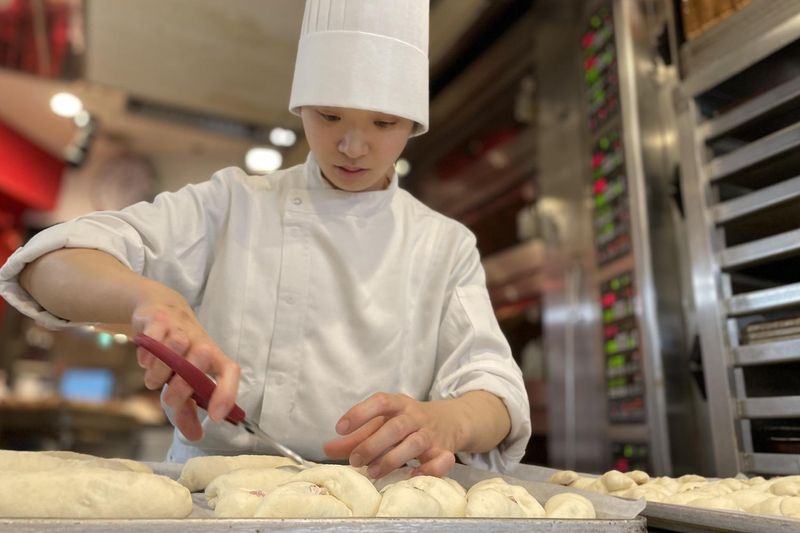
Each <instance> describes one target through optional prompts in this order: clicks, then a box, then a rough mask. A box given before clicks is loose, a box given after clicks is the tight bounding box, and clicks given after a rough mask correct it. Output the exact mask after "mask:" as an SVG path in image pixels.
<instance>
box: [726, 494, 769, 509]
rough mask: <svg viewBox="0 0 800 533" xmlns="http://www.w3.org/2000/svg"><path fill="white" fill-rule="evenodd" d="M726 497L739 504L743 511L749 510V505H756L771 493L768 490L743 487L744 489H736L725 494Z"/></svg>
mask: <svg viewBox="0 0 800 533" xmlns="http://www.w3.org/2000/svg"><path fill="white" fill-rule="evenodd" d="M727 497H728V498H730V499H731V500H733V501H734V503H736V505H738V506H739V508H740V509H743V510H745V511H749V510H750V508H751V507H753V506H754V505H757V504H759V503H761V502H763V501H764V500H766V499H767V498H770V497H771V495H770V493H769V492H763V491H760V490H753V489H745V490H737V491H735V492H731V493H730V494H728V495H727Z"/></svg>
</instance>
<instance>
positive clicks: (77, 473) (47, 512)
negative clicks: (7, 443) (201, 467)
mask: <svg viewBox="0 0 800 533" xmlns="http://www.w3.org/2000/svg"><path fill="white" fill-rule="evenodd" d="M53 459H56V458H53ZM191 512H192V496H191V494H190V493H189V491H188V490H187V489H186V488H185V487H183V486H181V485H180V484H178V483H176V482H175V481H173V480H171V479H169V478H168V477H165V476H157V475H154V474H143V473H139V472H130V471H115V470H109V469H105V468H93V467H86V466H81V467H65V468H58V469H51V470H44V471H38V472H25V471H16V472H14V473H13V475H3V480H2V483H0V517H3V518H184V517H186V516H188V515H189V514H190V513H191Z"/></svg>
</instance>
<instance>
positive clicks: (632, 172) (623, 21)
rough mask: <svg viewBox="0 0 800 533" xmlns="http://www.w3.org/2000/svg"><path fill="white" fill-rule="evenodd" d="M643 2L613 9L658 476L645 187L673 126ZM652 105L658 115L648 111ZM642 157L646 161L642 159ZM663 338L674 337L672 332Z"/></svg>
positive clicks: (660, 386)
mask: <svg viewBox="0 0 800 533" xmlns="http://www.w3.org/2000/svg"><path fill="white" fill-rule="evenodd" d="M646 4H647V2H630V1H629V0H615V2H614V4H613V9H614V27H615V28H616V31H615V34H616V40H617V57H618V61H619V64H618V71H619V94H620V106H621V111H622V120H623V128H622V133H623V143H624V146H625V164H626V172H627V178H628V180H627V182H628V191H629V193H628V194H629V200H630V203H629V208H630V217H631V240H632V244H633V253H634V258H635V266H634V272H635V274H636V280H637V289H638V296H639V298H638V302H637V303H638V309H637V310H636V316H637V319H638V322H639V332H640V335H641V345H642V351H643V355H644V357H643V364H644V378H645V403H646V409H647V426H648V429H649V439H648V440H649V443H650V449H651V465H652V466H651V468H652V470H651V471H652V472H654V473H656V474H658V475H666V474H669V473H671V472H672V461H671V457H670V436H669V429H668V425H667V407H666V392H665V380H664V360H663V359H662V354H663V347H662V342H661V328H660V325H659V323H658V317H657V302H656V299H657V296H656V286H655V279H654V276H655V274H654V266H653V250H652V244H651V243H652V236H651V232H650V226H651V221H652V219H651V217H652V216H653V214H654V213H653V211H655V210H658V209H660V208H663V204H662V205H654V202H648V190H647V189H648V188H655V189H656V190H659V189H661V188H660V187H658V185H656V184H655V183H653V182H654V181H656V180H654V179H652V178H653V176H654V175H655V176H658V175H660V176H662V177H663V176H664V174H667V175H668V174H669V171H670V169H668V168H664V166H666V165H664V162H665V161H668V160H669V159H668V158H669V157H670V150H671V149H672V148H673V146H670V145H669V143H670V142H671V139H674V137H672V138H670V136H669V133H670V131H669V130H670V129H671V128H672V127H671V125H670V124H665V122H666V120H665V118H666V117H663V116H661V115H660V114H659V112H660V111H661V106H659V105H658V104H659V103H661V104H662V105H663V99H664V95H665V94H669V92H670V88H671V87H673V86H674V84H675V83H676V79H675V76H674V73H673V72H670V71H669V70H668V69H666V68H661V69H660V68H659V67H660V65H659V64H658V62H656V61H655V60H654V59H655V58H654V57H653V56H654V53H653V50H652V48H651V47H650V43H649V42H647V37H648V36H647V34H646V33H645V31H644V28H642V26H643V23H644V21H645V20H646V15H645V9H646ZM637 29H638V30H640V31H637ZM659 101H660V102H659ZM654 104H655V105H654ZM654 107H655V108H656V109H657V110H658V111H659V112H653V111H652V109H653V108H654ZM648 137H649V138H650V140H651V143H650V144H648V143H646V142H645V141H646V139H647V138H648ZM647 158H649V159H650V160H649V161H645V159H647ZM659 163H660V165H659ZM659 166H660V167H661V168H659ZM647 167H650V168H647ZM653 167H655V168H653ZM661 190H663V189H661ZM654 200H655V198H654ZM657 200H662V201H663V200H664V199H663V198H660V199H657ZM661 245H662V246H663V245H664V243H662V244H661ZM662 326H663V324H662ZM668 334H674V331H670V332H668Z"/></svg>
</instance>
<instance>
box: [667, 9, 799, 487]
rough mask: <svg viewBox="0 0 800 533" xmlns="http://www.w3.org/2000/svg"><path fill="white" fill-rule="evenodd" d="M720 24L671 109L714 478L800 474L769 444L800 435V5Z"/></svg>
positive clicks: (691, 54)
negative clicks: (795, 369)
mask: <svg viewBox="0 0 800 533" xmlns="http://www.w3.org/2000/svg"><path fill="white" fill-rule="evenodd" d="M714 30H717V31H714ZM714 30H712V31H709V33H708V35H704V36H702V37H701V38H699V39H697V40H695V41H693V42H692V44H691V45H688V46H686V47H684V50H683V51H682V56H683V59H684V60H687V59H689V61H688V62H686V61H685V64H684V66H685V67H686V68H685V69H684V71H685V72H688V73H689V76H688V77H686V78H685V79H684V80H683V82H682V84H681V91H680V92H681V98H679V100H678V104H677V111H678V123H679V139H680V145H681V180H682V189H683V196H684V203H685V206H686V218H687V227H688V228H690V231H689V252H690V257H691V262H692V285H693V288H694V303H695V308H696V316H697V323H698V332H699V336H700V345H701V351H702V360H703V372H704V378H705V382H706V390H707V393H708V405H709V410H710V413H709V420H710V426H711V434H712V443H713V454H714V460H715V464H716V470H717V472H716V474H717V475H720V476H724V475H733V474H736V473H738V472H743V471H747V472H754V473H762V474H789V473H792V474H794V473H798V472H800V453H797V451H796V448H792V447H787V446H777V445H774V442H773V441H774V439H775V436H774V431H775V425H776V424H779V425H780V426H781V429H782V430H783V429H785V428H789V430H791V431H793V432H798V433H800V388H797V387H795V385H794V383H793V382H792V381H791V380H788V381H787V380H786V379H780V378H781V377H785V372H787V366H788V367H791V365H796V364H797V363H798V362H800V339H798V338H793V335H795V333H796V330H797V329H798V324H800V269H798V268H797V265H798V263H800V150H798V148H800V113H799V112H798V106H800V68H798V67H797V64H798V60H797V58H798V56H800V3H798V2H796V1H795V2H788V1H781V0H775V1H764V0H753V2H752V3H751V4H750V6H749V7H748V8H745V9H744V10H743V11H741V12H738V13H736V14H735V15H733V16H732V17H730V19H728V20H726V21H724V22H722V23H721V24H720V25H719V27H718V28H715V29H714ZM708 117H713V118H708ZM781 373H783V374H781ZM770 394H771V396H770ZM768 420H769V421H774V422H775V423H772V424H767V423H766V421H768ZM773 445H774V446H773ZM778 451H779V452H781V453H761V452H778Z"/></svg>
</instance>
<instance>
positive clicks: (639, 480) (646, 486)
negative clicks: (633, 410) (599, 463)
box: [549, 470, 800, 518]
mask: <svg viewBox="0 0 800 533" xmlns="http://www.w3.org/2000/svg"><path fill="white" fill-rule="evenodd" d="M549 481H550V482H551V483H556V484H559V485H564V486H568V487H573V488H578V489H584V490H590V491H594V492H600V493H602V494H611V495H613V496H619V497H622V498H630V499H638V498H645V499H646V500H647V501H651V502H658V503H669V504H674V505H688V506H690V507H700V508H706V509H717V510H727V511H744V512H747V513H753V514H761V515H771V516H783V517H790V518H800V476H786V477H775V478H772V479H765V478H763V477H761V476H758V477H753V478H743V479H739V478H727V479H719V480H708V479H706V478H704V477H703V476H698V475H693V474H689V475H685V476H681V477H679V478H671V477H657V478H650V476H649V475H648V474H647V473H645V472H642V471H639V470H635V471H633V472H625V473H622V472H619V471H617V470H611V471H609V472H606V473H605V474H603V475H602V476H600V477H585V476H580V475H579V474H577V473H576V472H573V471H571V470H563V471H561V472H556V473H555V474H553V475H552V476H551V477H550V479H549Z"/></svg>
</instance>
